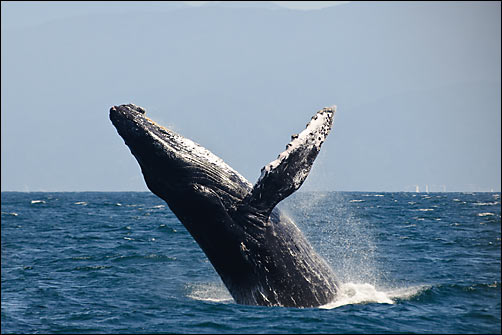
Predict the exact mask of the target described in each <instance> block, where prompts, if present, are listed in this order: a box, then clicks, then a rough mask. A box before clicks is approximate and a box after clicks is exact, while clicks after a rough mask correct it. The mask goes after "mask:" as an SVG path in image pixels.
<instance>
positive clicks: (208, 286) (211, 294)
mask: <svg viewBox="0 0 502 335" xmlns="http://www.w3.org/2000/svg"><path fill="white" fill-rule="evenodd" d="M187 289H188V291H189V292H188V297H189V298H191V299H194V300H200V301H211V302H222V303H228V302H232V301H234V300H233V298H232V296H231V295H230V293H229V292H228V290H227V288H226V287H225V286H224V285H223V283H195V284H189V285H188V286H187Z"/></svg>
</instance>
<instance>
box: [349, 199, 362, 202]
mask: <svg viewBox="0 0 502 335" xmlns="http://www.w3.org/2000/svg"><path fill="white" fill-rule="evenodd" d="M349 202H364V200H357V199H354V200H350V201H349Z"/></svg>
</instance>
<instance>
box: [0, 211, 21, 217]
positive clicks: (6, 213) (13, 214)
mask: <svg viewBox="0 0 502 335" xmlns="http://www.w3.org/2000/svg"><path fill="white" fill-rule="evenodd" d="M2 214H4V215H12V216H18V215H19V214H17V213H16V212H12V213H8V212H2Z"/></svg>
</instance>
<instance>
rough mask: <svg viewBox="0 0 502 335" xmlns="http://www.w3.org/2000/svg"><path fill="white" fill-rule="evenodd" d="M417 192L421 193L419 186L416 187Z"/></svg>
mask: <svg viewBox="0 0 502 335" xmlns="http://www.w3.org/2000/svg"><path fill="white" fill-rule="evenodd" d="M415 192H417V193H420V187H418V185H415Z"/></svg>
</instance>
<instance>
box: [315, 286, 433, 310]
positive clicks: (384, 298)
mask: <svg viewBox="0 0 502 335" xmlns="http://www.w3.org/2000/svg"><path fill="white" fill-rule="evenodd" d="M424 288H427V286H412V287H406V288H398V289H391V290H389V289H379V288H377V287H375V286H373V285H371V284H368V283H362V284H361V283H352V282H349V283H345V284H342V285H340V291H339V292H338V294H337V297H336V298H335V300H334V301H332V302H330V303H328V304H326V305H323V306H320V307H319V308H322V309H333V308H337V307H340V306H345V305H354V304H368V303H378V304H395V303H396V300H398V299H399V300H403V299H410V298H411V297H413V296H415V295H417V294H418V293H420V292H421V291H423V290H424Z"/></svg>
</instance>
